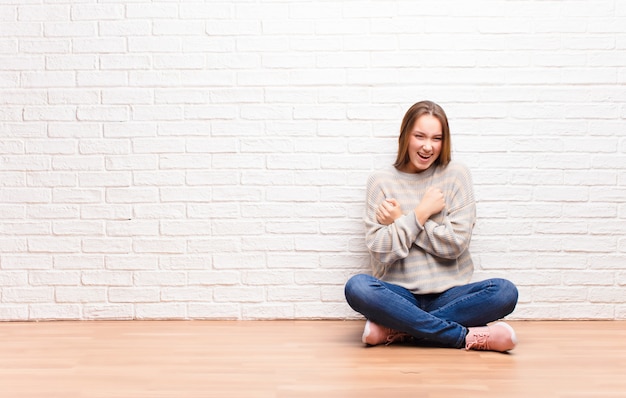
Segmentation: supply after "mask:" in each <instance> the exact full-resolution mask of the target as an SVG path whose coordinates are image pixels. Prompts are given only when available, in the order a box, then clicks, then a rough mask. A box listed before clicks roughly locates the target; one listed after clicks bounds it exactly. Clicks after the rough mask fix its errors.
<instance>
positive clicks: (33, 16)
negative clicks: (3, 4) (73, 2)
mask: <svg viewBox="0 0 626 398" xmlns="http://www.w3.org/2000/svg"><path fill="white" fill-rule="evenodd" d="M17 14H18V18H17V19H18V21H40V22H44V21H69V19H70V6H69V5H44V6H42V5H23V6H20V7H18V8H17Z"/></svg>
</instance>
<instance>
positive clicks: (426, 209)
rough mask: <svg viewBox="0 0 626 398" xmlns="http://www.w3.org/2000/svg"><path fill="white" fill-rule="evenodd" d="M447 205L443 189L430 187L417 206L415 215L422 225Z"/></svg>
mask: <svg viewBox="0 0 626 398" xmlns="http://www.w3.org/2000/svg"><path fill="white" fill-rule="evenodd" d="M445 207H446V200H445V198H444V196H443V191H442V190H441V189H439V188H435V187H430V188H428V189H427V190H426V193H425V194H424V197H422V200H421V201H420V203H419V204H418V205H417V206H416V207H415V210H414V211H415V217H416V218H417V221H418V222H419V223H420V225H424V223H425V222H426V221H427V220H428V219H429V218H430V217H431V216H433V215H434V214H437V213H439V212H440V211H441V210H443V209H444V208H445Z"/></svg>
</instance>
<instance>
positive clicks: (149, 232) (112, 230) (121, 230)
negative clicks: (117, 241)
mask: <svg viewBox="0 0 626 398" xmlns="http://www.w3.org/2000/svg"><path fill="white" fill-rule="evenodd" d="M158 234H159V223H158V221H144V220H125V221H107V224H106V235H107V236H118V237H119V236H129V237H132V236H142V237H145V236H157V235H158ZM92 235H93V234H92Z"/></svg>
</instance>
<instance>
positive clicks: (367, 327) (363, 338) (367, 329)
mask: <svg viewBox="0 0 626 398" xmlns="http://www.w3.org/2000/svg"><path fill="white" fill-rule="evenodd" d="M369 335H370V321H366V322H365V329H363V336H361V341H362V342H363V344H367V341H366V340H367V338H368V337H369Z"/></svg>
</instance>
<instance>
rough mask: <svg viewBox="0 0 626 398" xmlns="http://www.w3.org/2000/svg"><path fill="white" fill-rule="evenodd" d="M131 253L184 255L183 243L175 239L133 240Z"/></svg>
mask: <svg viewBox="0 0 626 398" xmlns="http://www.w3.org/2000/svg"><path fill="white" fill-rule="evenodd" d="M133 251H135V252H137V253H159V254H174V253H179V254H180V253H185V241H183V240H176V239H164V238H159V239H137V238H135V239H134V242H133Z"/></svg>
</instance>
